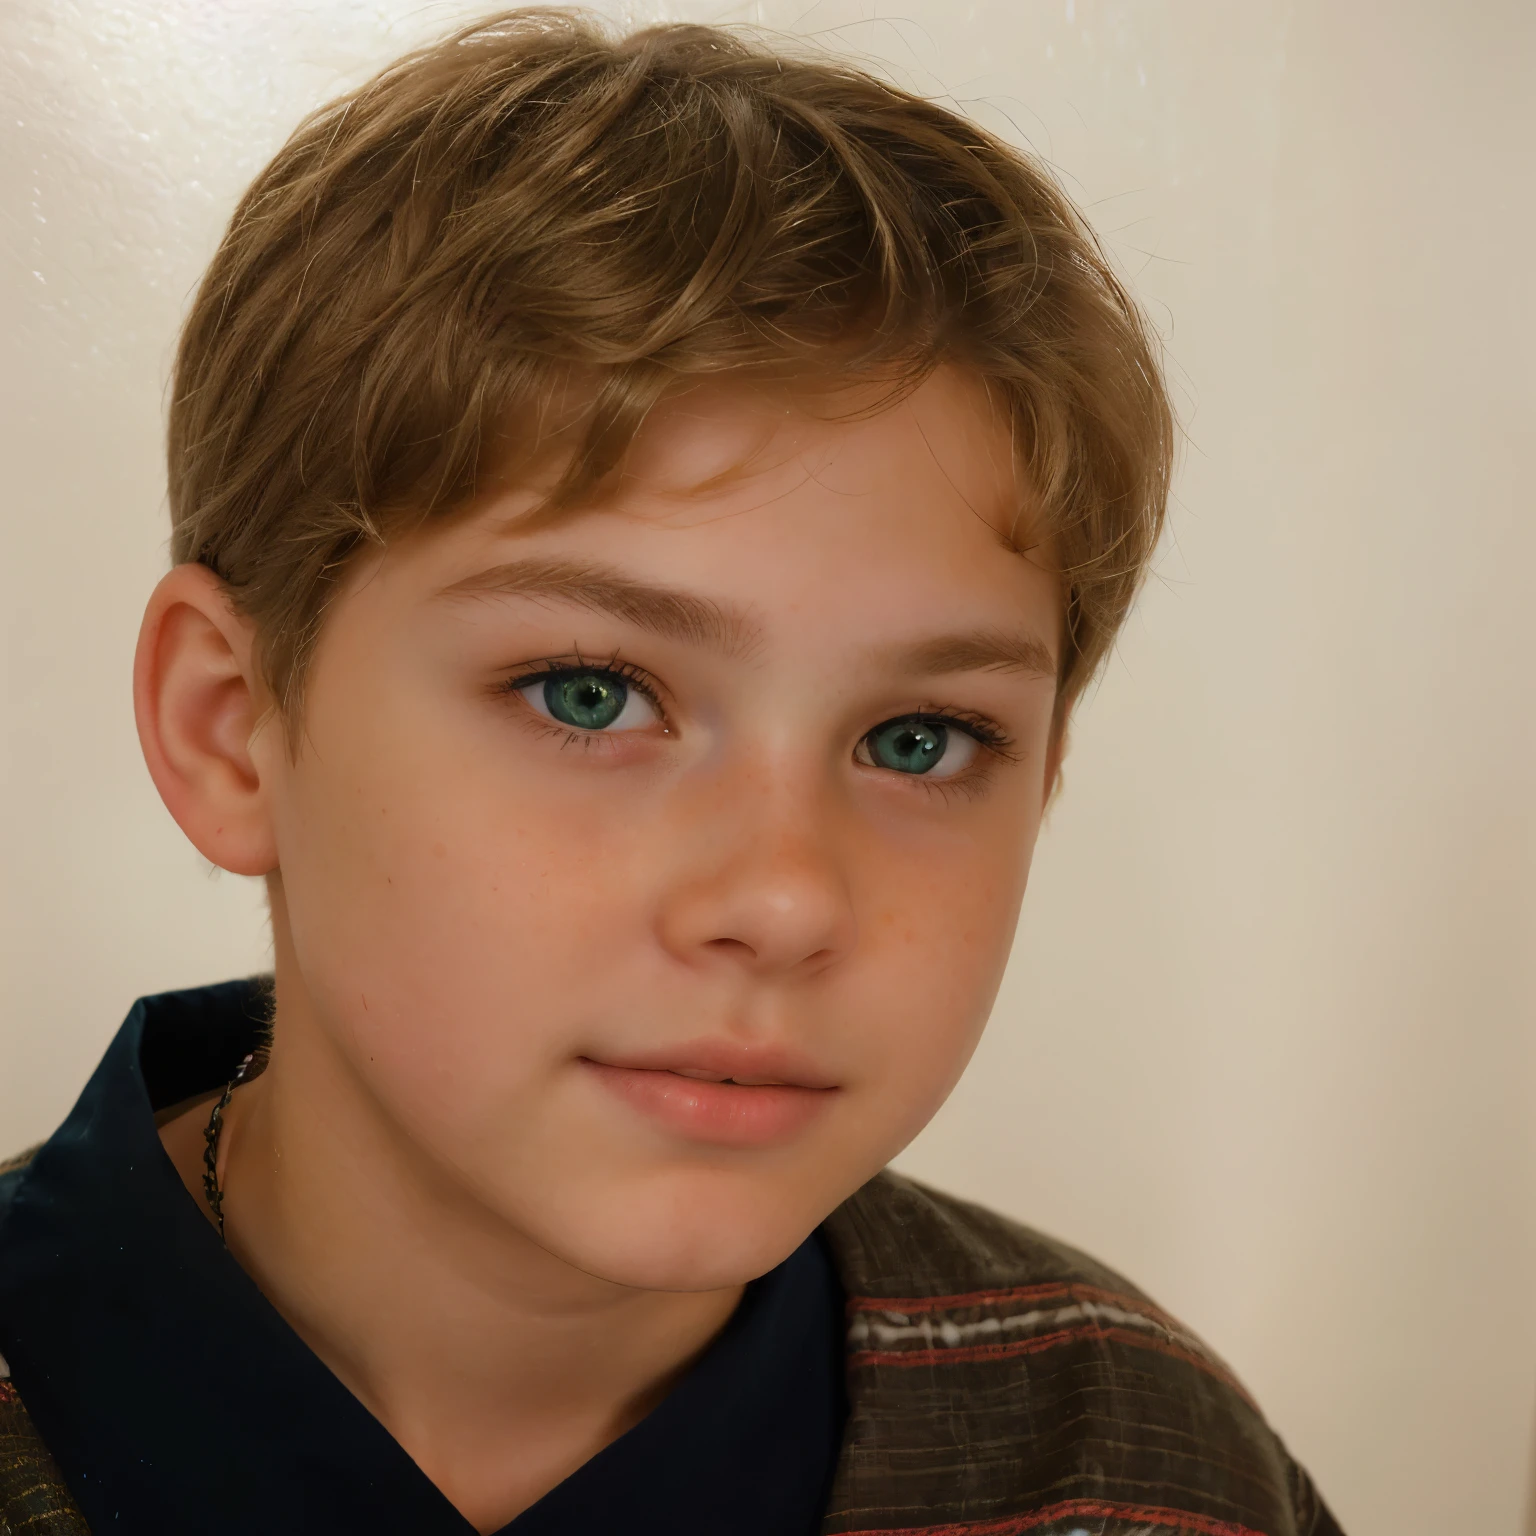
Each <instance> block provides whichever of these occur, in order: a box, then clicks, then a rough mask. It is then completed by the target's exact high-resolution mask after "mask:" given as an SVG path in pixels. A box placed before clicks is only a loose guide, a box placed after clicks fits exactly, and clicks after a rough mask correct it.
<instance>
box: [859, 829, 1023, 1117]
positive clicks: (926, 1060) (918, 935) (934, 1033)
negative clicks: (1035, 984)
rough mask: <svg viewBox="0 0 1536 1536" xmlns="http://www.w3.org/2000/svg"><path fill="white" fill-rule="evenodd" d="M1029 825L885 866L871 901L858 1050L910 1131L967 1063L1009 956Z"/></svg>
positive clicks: (861, 969) (1021, 882)
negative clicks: (920, 860) (904, 866)
mask: <svg viewBox="0 0 1536 1536" xmlns="http://www.w3.org/2000/svg"><path fill="white" fill-rule="evenodd" d="M1033 838H1034V827H1033V825H1032V824H1028V825H1018V826H1010V827H1006V828H999V829H998V835H997V836H995V837H990V838H986V839H978V840H976V841H975V842H973V843H971V844H969V845H967V846H966V847H964V848H963V849H961V850H959V851H958V852H952V853H951V854H950V856H949V857H947V858H944V859H937V858H936V859H933V860H931V861H929V862H928V863H927V864H926V867H925V868H923V869H922V873H921V875H920V876H919V877H916V878H914V877H912V874H911V871H910V870H908V871H907V878H905V879H901V878H897V877H896V876H895V872H894V871H892V872H891V877H890V878H887V880H885V881H884V882H882V885H883V890H884V892H885V894H884V896H883V899H880V900H878V901H876V902H874V903H873V904H872V907H871V912H872V916H871V919H870V921H869V923H868V927H867V930H866V933H867V941H866V944H865V946H863V947H865V949H866V953H865V956H864V963H863V964H862V965H861V966H860V968H859V969H860V971H861V973H862V974H863V976H864V977H865V978H866V979H867V980H868V985H869V987H870V990H871V992H877V993H878V994H879V1001H878V1003H877V1006H876V1007H875V1008H873V1009H870V1010H868V1011H866V1012H865V1013H864V1017H865V1019H866V1027H865V1030H864V1039H863V1042H862V1045H863V1051H864V1054H865V1059H866V1062H867V1064H868V1065H869V1067H870V1068H871V1070H872V1072H873V1073H874V1075H875V1076H876V1077H877V1078H878V1079H879V1091H880V1093H881V1094H882V1095H883V1096H884V1097H885V1098H886V1101H887V1102H888V1103H890V1104H891V1106H892V1107H893V1109H894V1108H895V1107H896V1106H898V1105H899V1106H900V1113H901V1115H902V1130H903V1133H904V1134H906V1135H908V1136H910V1135H915V1134H916V1132H917V1131H918V1130H919V1129H921V1127H922V1126H923V1125H924V1124H926V1122H927V1120H928V1119H929V1117H930V1116H931V1115H932V1114H933V1113H934V1111H935V1110H936V1109H937V1108H938V1106H939V1105H940V1104H941V1103H942V1102H943V1101H944V1099H945V1098H946V1097H947V1095H948V1093H949V1091H950V1089H951V1088H953V1086H954V1084H955V1081H956V1079H957V1078H958V1077H959V1075H960V1073H961V1072H962V1071H963V1070H964V1069H965V1065H966V1063H967V1062H968V1061H969V1060H970V1057H971V1053H972V1052H973V1050H974V1049H975V1046H976V1042H977V1040H978V1039H979V1038H980V1035H981V1031H982V1029H983V1027H984V1026H985V1024H986V1021H987V1017H988V1015H989V1014H990V1013H991V1010H992V1004H993V1001H994V999H995V998H996V995H997V988H998V985H999V983H1000V982H1001V980H1002V975H1003V969H1004V967H1005V966H1006V964H1007V962H1008V956H1009V952H1010V950H1011V947H1012V941H1013V934H1014V928H1015V925H1016V923H1017V921H1018V912H1019V904H1020V902H1021V900H1022V898H1023V894H1024V886H1025V882H1026V880H1027V877H1028V872H1029V856H1030V850H1031V848H1032V845H1033Z"/></svg>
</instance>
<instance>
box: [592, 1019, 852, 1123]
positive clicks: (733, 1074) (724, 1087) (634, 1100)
mask: <svg viewBox="0 0 1536 1536" xmlns="http://www.w3.org/2000/svg"><path fill="white" fill-rule="evenodd" d="M726 1056H729V1057H731V1058H733V1059H732V1060H729V1061H728V1060H724V1059H722V1058H723V1057H726ZM754 1058H755V1059H754ZM772 1058H776V1059H772ZM580 1065H581V1066H582V1067H583V1068H584V1069H586V1070H587V1071H588V1072H589V1073H591V1074H592V1076H593V1077H594V1078H595V1079H596V1081H597V1082H598V1083H599V1084H600V1085H601V1086H602V1087H603V1088H605V1089H606V1090H607V1091H608V1092H609V1093H611V1094H613V1095H614V1096H615V1097H617V1098H618V1099H619V1100H620V1101H621V1102H623V1103H624V1104H625V1105H627V1106H628V1107H629V1108H630V1109H631V1110H633V1111H635V1112H636V1113H638V1114H639V1115H640V1116H641V1117H642V1118H643V1119H645V1120H647V1121H649V1122H650V1123H651V1124H652V1125H653V1126H654V1127H656V1128H658V1129H660V1130H663V1131H665V1132H668V1133H670V1134H672V1135H675V1136H678V1137H681V1138H682V1139H683V1140H686V1141H692V1142H702V1143H705V1144H709V1145H713V1146H720V1147H739V1148H743V1149H745V1148H751V1147H768V1146H775V1145H782V1144H784V1143H786V1142H788V1141H792V1140H793V1139H794V1138H795V1137H796V1136H798V1135H800V1134H801V1133H803V1132H804V1131H805V1130H806V1129H808V1128H809V1126H810V1125H811V1124H812V1122H813V1121H815V1120H817V1119H819V1118H820V1116H821V1115H822V1114H823V1113H825V1111H826V1110H827V1109H828V1108H829V1107H830V1105H831V1102H832V1100H834V1099H835V1098H836V1097H837V1096H838V1092H839V1089H838V1087H837V1085H836V1084H834V1083H832V1082H831V1081H829V1080H828V1079H827V1078H826V1077H825V1076H824V1075H823V1074H821V1073H820V1072H819V1071H817V1069H816V1068H815V1067H814V1066H813V1065H812V1064H810V1063H808V1062H804V1061H800V1060H798V1059H791V1058H790V1057H789V1056H788V1054H787V1053H783V1052H777V1053H776V1052H770V1051H766V1050H754V1049H751V1048H747V1047H738V1046H729V1045H716V1044H713V1043H705V1042H700V1043H699V1044H697V1045H695V1046H693V1047H686V1048H683V1049H680V1050H676V1051H672V1052H668V1053H666V1056H665V1057H659V1056H649V1057H645V1058H634V1057H629V1058H625V1059H623V1060H621V1061H597V1060H594V1059H593V1058H592V1057H587V1056H584V1057H582V1058H580Z"/></svg>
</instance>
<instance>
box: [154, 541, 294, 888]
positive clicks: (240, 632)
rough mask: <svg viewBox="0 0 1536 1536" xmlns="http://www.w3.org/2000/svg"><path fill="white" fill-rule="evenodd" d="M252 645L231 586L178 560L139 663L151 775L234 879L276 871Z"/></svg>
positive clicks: (182, 823)
mask: <svg viewBox="0 0 1536 1536" xmlns="http://www.w3.org/2000/svg"><path fill="white" fill-rule="evenodd" d="M254 642H255V629H254V627H253V626H252V624H251V622H250V620H248V619H246V618H244V617H243V616H241V615H240V614H239V613H237V612H236V610H235V607H234V604H233V603H232V602H231V601H230V598H229V593H228V590H227V588H226V587H225V585H224V583H223V582H222V581H220V580H219V578H218V577H217V576H215V575H214V574H213V572H212V571H210V570H209V569H208V568H207V567H206V566H202V565H178V566H176V567H175V569H173V570H172V571H171V572H170V573H169V574H168V575H166V576H165V577H164V578H163V579H162V580H161V582H160V584H159V585H158V586H157V587H156V588H155V590H154V594H153V595H152V596H151V597H150V600H149V606H148V608H147V609H146V610H145V612H144V624H143V627H142V628H141V629H140V631H139V646H138V651H137V653H136V654H135V656H134V663H133V707H134V715H135V718H136V719H137V721H138V727H139V744H140V746H142V747H143V749H144V761H145V762H146V763H147V764H148V766H149V776H150V777H151V778H152V779H153V780H154V781H155V788H156V789H158V790H159V791H160V798H161V799H162V800H163V801H164V802H165V807H166V809H167V810H168V811H169V812H170V813H171V815H172V816H174V817H175V818H176V824H177V825H178V826H179V827H180V828H181V830H182V831H183V832H185V833H186V834H187V836H188V838H190V839H191V841H192V844H193V846H194V847H196V849H197V851H198V852H199V853H201V854H202V855H203V857H204V858H205V859H208V860H209V861H210V862H212V863H214V864H217V865H218V866H219V867H220V868H221V869H227V870H229V871H230V872H231V873H232V874H236V875H265V874H268V873H270V872H271V871H272V870H273V869H275V868H276V867H277V845H276V839H275V837H274V836H273V831H272V823H271V816H270V814H269V804H268V802H269V791H270V786H269V785H264V784H263V782H262V773H261V771H260V768H259V767H258V757H257V755H256V754H254V753H253V751H252V746H253V739H254V738H255V737H256V735H257V734H258V730H259V728H260V727H261V723H262V719H263V716H264V714H265V713H266V712H267V711H266V710H265V706H264V702H263V700H264V692H263V689H262V687H261V681H260V678H259V677H258V676H257V675H256V670H255V667H254V657H255V643H254ZM262 755H263V756H269V755H270V754H262Z"/></svg>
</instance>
